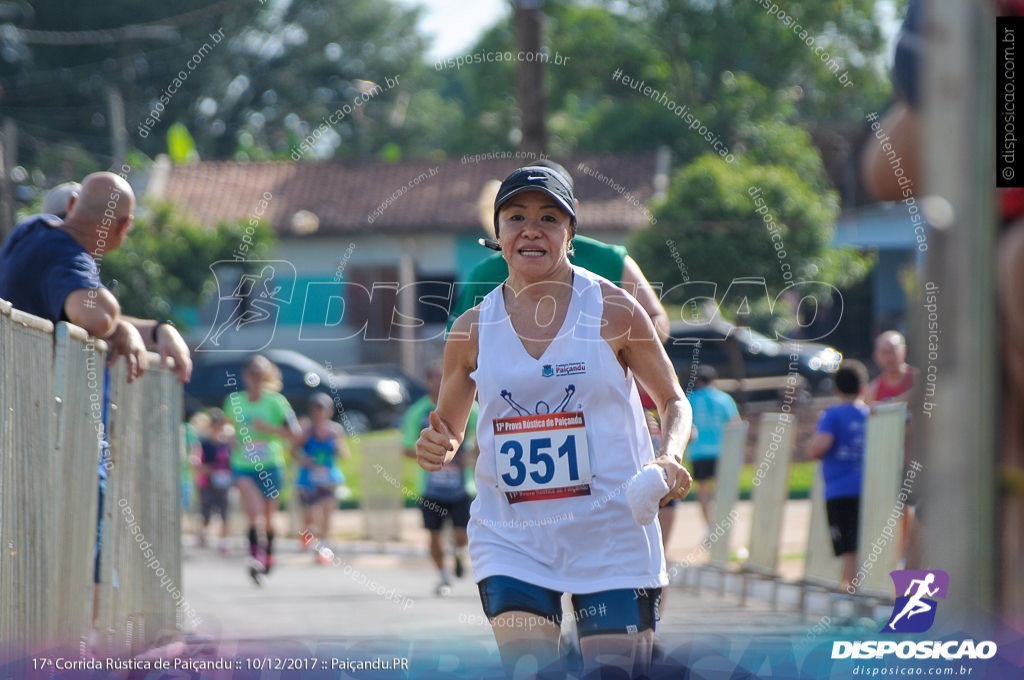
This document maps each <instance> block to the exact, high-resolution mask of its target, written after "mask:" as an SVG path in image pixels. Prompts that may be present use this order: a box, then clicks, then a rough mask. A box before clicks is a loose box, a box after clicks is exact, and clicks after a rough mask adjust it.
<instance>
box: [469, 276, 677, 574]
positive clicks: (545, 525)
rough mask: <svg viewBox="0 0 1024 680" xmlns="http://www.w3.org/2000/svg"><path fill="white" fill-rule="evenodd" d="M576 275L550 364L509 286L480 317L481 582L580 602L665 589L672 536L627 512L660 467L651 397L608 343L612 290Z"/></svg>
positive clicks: (476, 556)
mask: <svg viewBox="0 0 1024 680" xmlns="http://www.w3.org/2000/svg"><path fill="white" fill-rule="evenodd" d="M573 272H574V274H575V276H574V277H573V294H572V299H571V302H570V304H569V309H568V312H567V313H566V316H565V321H564V323H563V325H562V328H561V330H560V331H559V333H558V335H557V336H556V337H555V339H554V340H553V341H552V342H551V344H550V345H549V346H548V348H547V349H546V350H545V351H544V354H543V355H542V356H541V358H540V359H534V358H533V357H531V356H530V355H529V354H528V353H527V351H526V349H525V348H524V347H523V344H522V342H521V341H520V339H519V337H518V336H517V335H516V332H515V329H514V328H513V327H512V322H511V320H510V319H509V316H508V313H507V312H506V311H505V302H504V298H503V297H502V289H503V286H498V287H497V288H495V289H494V290H493V291H491V293H490V294H488V295H487V297H486V298H484V300H483V302H482V303H481V306H480V319H479V327H478V340H479V349H478V356H477V369H476V370H475V371H474V372H473V373H472V374H471V375H470V377H471V378H472V379H473V380H474V381H475V382H476V386H477V397H478V399H479V401H480V416H479V420H478V422H477V442H478V444H479V447H480V457H479V459H478V460H477V464H476V487H477V498H476V500H474V501H473V506H472V510H471V520H470V524H469V550H470V556H471V558H472V560H473V573H474V576H475V578H476V580H477V581H478V582H479V581H480V580H482V579H484V578H487V577H488V576H495V575H503V576H511V577H513V578H517V579H520V580H522V581H526V582H528V583H532V584H535V585H539V586H542V587H544V588H550V589H553V590H557V591H561V592H570V593H592V592H597V591H602V590H612V589H618V588H637V587H641V586H648V587H657V586H664V585H667V584H668V578H667V575H666V573H665V557H664V553H663V550H662V544H661V528H660V526H659V524H658V523H657V522H654V523H653V524H650V525H648V526H645V527H641V526H638V525H637V524H636V523H635V522H634V521H633V516H632V514H631V512H630V510H629V505H628V504H627V502H626V485H627V484H628V482H629V480H630V478H632V476H633V475H634V474H636V472H638V471H639V470H640V468H641V467H642V466H643V465H644V464H645V463H648V462H650V461H651V460H653V458H654V451H653V449H652V447H651V439H650V435H649V433H648V431H647V426H646V424H645V420H644V416H643V411H642V409H641V406H640V396H639V394H638V393H637V388H636V384H635V383H634V381H633V376H632V373H631V372H624V371H623V369H622V366H621V365H620V364H619V362H618V360H617V359H616V357H615V355H614V353H613V352H612V349H611V347H610V346H609V345H608V342H607V341H606V340H604V339H603V338H602V337H601V327H600V324H601V319H602V315H603V310H604V302H603V299H602V296H601V286H600V282H606V280H605V279H602V278H601V277H599V276H597V275H596V274H593V273H591V272H589V271H587V270H585V269H581V268H579V267H575V266H574V267H573ZM538 414H539V415H540V416H541V417H536V416H537V415H538ZM545 414H550V415H545ZM530 416H534V417H532V418H531V417H530ZM496 420H497V421H498V422H497V423H495V421H496ZM496 429H497V430H498V432H497V433H496ZM584 448H585V449H586V451H587V452H588V455H587V456H586V458H584V457H583V456H582V451H583V450H584ZM517 459H518V460H517ZM588 462H589V473H590V479H589V485H587V484H586V481H587V474H586V467H588V465H587V463H588ZM499 486H500V487H502V488H499ZM588 486H589V489H588V488H587V487H588ZM503 489H504V490H503ZM588 490H589V495H586V491H588ZM574 494H578V495H574Z"/></svg>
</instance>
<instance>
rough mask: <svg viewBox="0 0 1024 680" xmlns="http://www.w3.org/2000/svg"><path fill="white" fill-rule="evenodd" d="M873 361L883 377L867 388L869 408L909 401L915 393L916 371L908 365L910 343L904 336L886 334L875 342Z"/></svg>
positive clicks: (894, 332) (873, 381)
mask: <svg viewBox="0 0 1024 680" xmlns="http://www.w3.org/2000/svg"><path fill="white" fill-rule="evenodd" d="M874 359H875V364H876V365H877V366H878V367H879V368H880V369H882V374H881V375H880V376H878V377H877V378H875V379H874V380H872V381H871V384H870V385H868V393H867V396H866V397H865V399H864V401H865V402H867V404H868V406H874V405H875V404H880V403H883V402H887V401H902V402H906V401H908V400H909V398H910V393H911V391H912V390H913V389H914V379H915V378H916V377H917V369H915V368H914V367H913V366H910V365H909V364H907V340H906V338H904V337H903V334H902V333H898V332H897V331H886V332H884V333H882V334H881V335H879V336H878V337H877V338H875V355H874Z"/></svg>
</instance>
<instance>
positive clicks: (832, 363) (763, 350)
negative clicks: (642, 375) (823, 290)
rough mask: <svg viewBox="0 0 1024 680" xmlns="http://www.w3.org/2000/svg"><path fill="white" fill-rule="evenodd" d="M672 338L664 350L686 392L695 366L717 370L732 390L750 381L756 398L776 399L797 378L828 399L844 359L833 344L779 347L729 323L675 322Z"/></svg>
mask: <svg viewBox="0 0 1024 680" xmlns="http://www.w3.org/2000/svg"><path fill="white" fill-rule="evenodd" d="M669 333H670V337H669V338H668V340H666V341H665V351H666V352H668V356H669V359H671V361H672V365H673V366H674V367H675V369H676V375H677V376H678V377H679V382H680V384H681V385H682V386H683V388H684V389H686V387H687V384H688V383H689V384H690V385H692V382H693V379H692V377H691V376H695V374H696V367H697V366H699V365H701V364H704V365H710V366H712V367H713V368H714V369H715V370H716V371H717V372H718V377H719V378H720V379H725V380H723V384H724V387H727V388H729V389H730V390H736V389H738V388H739V385H738V384H735V383H733V382H731V381H730V379H731V380H738V379H740V378H745V379H747V380H748V381H749V384H750V385H752V386H753V388H752V389H751V388H748V389H747V390H746V391H747V394H748V396H751V397H755V398H775V397H776V396H778V394H779V392H780V391H783V390H784V389H785V386H786V385H787V382H786V381H787V379H789V376H791V375H794V374H795V375H796V376H797V380H798V381H799V386H800V390H801V392H806V393H807V394H809V395H827V394H828V393H829V390H830V389H831V388H832V376H833V375H834V374H835V372H836V370H837V369H838V368H839V362H840V361H842V359H843V355H842V354H841V353H839V352H838V351H837V350H835V349H834V348H832V347H829V346H828V345H823V344H820V343H814V342H794V341H788V340H787V341H783V342H778V341H775V340H772V339H771V338H769V337H767V336H765V335H762V334H761V333H758V332H757V331H755V330H753V329H750V328H738V327H736V326H734V325H732V324H730V323H726V322H724V321H709V322H705V323H703V324H700V325H695V324H690V323H685V322H675V323H673V324H672V325H671V328H670V330H669ZM730 348H734V349H730ZM790 382H792V380H790ZM801 396H804V395H803V394H802V395H801Z"/></svg>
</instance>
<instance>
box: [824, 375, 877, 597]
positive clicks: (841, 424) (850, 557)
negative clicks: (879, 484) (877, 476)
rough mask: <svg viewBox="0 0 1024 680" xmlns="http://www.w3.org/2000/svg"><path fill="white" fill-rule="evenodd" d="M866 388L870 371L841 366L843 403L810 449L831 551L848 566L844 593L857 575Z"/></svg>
mask: <svg viewBox="0 0 1024 680" xmlns="http://www.w3.org/2000/svg"><path fill="white" fill-rule="evenodd" d="M867 385H868V369H867V368H866V367H865V366H864V364H862V363H861V362H859V361H856V360H852V359H848V360H846V361H844V362H843V363H842V364H840V366H839V370H838V371H836V375H835V386H834V387H833V391H834V392H835V393H836V396H838V397H839V403H838V404H837V405H835V406H830V407H828V408H827V409H825V411H824V412H823V413H822V414H821V417H820V418H819V419H818V425H817V427H816V428H815V430H814V436H813V437H811V443H810V451H809V453H810V456H811V458H813V459H815V460H820V461H821V472H822V477H823V478H824V479H825V509H826V512H827V514H828V526H829V531H830V532H831V533H832V548H833V549H834V550H835V552H836V556H837V557H839V558H841V559H842V562H843V582H842V588H843V590H847V589H848V588H850V587H851V584H852V581H853V578H854V576H856V574H857V532H858V531H859V528H860V488H861V478H862V476H863V471H864V433H865V430H866V429H867V422H868V412H869V408H868V405H867V404H865V403H864V393H865V392H866V390H867Z"/></svg>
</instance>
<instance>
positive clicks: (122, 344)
mask: <svg viewBox="0 0 1024 680" xmlns="http://www.w3.org/2000/svg"><path fill="white" fill-rule="evenodd" d="M65 201H66V202H65V204H64V207H65V208H66V212H67V215H66V217H65V218H64V219H63V220H62V219H60V218H59V217H57V216H56V215H52V214H41V215H34V216H32V217H30V218H28V219H27V220H25V221H23V222H21V223H19V224H17V225H16V226H15V227H14V229H13V231H11V233H10V234H9V235H8V236H7V239H6V240H5V241H4V242H3V246H2V247H0V298H3V299H4V300H7V301H8V302H10V303H11V304H12V305H13V306H14V307H15V308H16V309H20V310H21V311H23V312H27V313H29V314H34V315H35V316H39V317H42V318H44V319H49V320H50V321H51V322H52V323H54V324H57V323H58V322H60V321H68V322H70V323H73V324H75V325H76V326H80V327H82V328H84V329H85V330H86V331H88V332H89V334H90V335H92V336H93V337H96V338H102V339H104V340H106V341H107V348H108V349H107V357H108V364H113V363H114V361H116V360H117V358H118V357H119V356H123V357H124V359H125V363H126V365H127V373H128V382H131V381H133V380H135V379H136V378H138V377H139V376H140V375H142V374H143V373H144V372H145V371H146V370H147V369H148V368H149V357H148V354H147V348H148V349H154V350H156V351H157V353H158V354H159V355H160V360H161V365H164V364H165V362H166V361H167V360H168V359H171V360H173V368H172V370H173V371H174V373H175V375H177V377H178V380H179V382H188V381H189V379H190V378H191V375H192V359H191V356H190V354H189V349H188V345H186V344H185V341H184V339H183V338H182V337H181V335H180V334H179V333H178V331H177V329H175V328H174V326H173V325H171V324H169V323H167V322H166V321H164V320H161V319H135V318H132V317H128V316H126V315H124V314H122V313H121V306H120V304H119V303H118V301H117V298H115V297H114V295H113V293H112V292H111V291H110V290H108V289H107V288H106V286H104V285H103V283H102V282H101V281H100V272H99V265H100V262H101V261H102V258H103V256H104V255H105V254H106V253H108V252H110V251H112V250H114V249H116V248H118V247H120V246H121V244H122V243H123V242H124V240H125V238H126V237H127V236H128V232H129V231H130V230H131V228H132V224H133V223H134V221H135V214H134V213H135V194H134V192H133V191H132V188H131V185H129V184H128V182H127V180H125V179H124V178H123V177H121V176H120V175H115V174H114V173H112V172H95V173H93V174H91V175H89V176H88V177H86V178H85V179H84V180H83V181H82V185H81V187H79V189H78V192H77V193H75V192H71V193H70V194H69V195H68V196H67V198H66V199H65ZM49 207H50V208H51V209H58V210H59V209H60V207H61V205H60V201H59V200H54V201H51V205H50V206H49ZM109 393H110V374H109V372H108V371H104V385H103V416H102V419H103V422H102V429H103V432H104V433H105V432H106V430H107V422H108V420H107V406H108V402H109ZM100 447H101V458H100V463H99V466H98V482H99V484H98V485H99V490H98V494H99V503H98V507H97V527H96V549H95V552H94V556H95V560H94V570H93V581H94V583H95V584H96V586H97V587H96V588H94V591H93V620H94V621H95V620H96V617H97V615H98V612H99V588H98V584H99V582H100V548H101V546H102V540H103V504H104V494H105V490H106V479H107V471H108V468H109V467H111V466H112V462H111V458H110V455H109V446H108V444H107V442H106V440H105V434H104V435H103V436H102V437H101V441H100Z"/></svg>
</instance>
